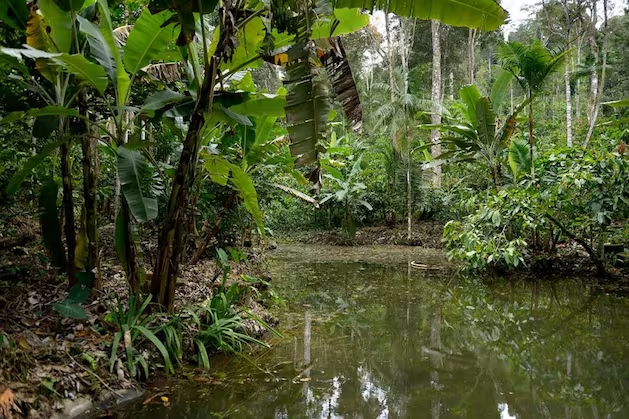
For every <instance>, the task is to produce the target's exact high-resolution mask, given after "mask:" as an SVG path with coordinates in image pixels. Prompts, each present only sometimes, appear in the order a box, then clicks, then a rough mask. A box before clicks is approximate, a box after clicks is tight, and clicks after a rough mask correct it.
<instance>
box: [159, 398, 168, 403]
mask: <svg viewBox="0 0 629 419" xmlns="http://www.w3.org/2000/svg"><path fill="white" fill-rule="evenodd" d="M160 398H161V399H162V401H163V402H164V403H168V397H166V396H162V397H160Z"/></svg>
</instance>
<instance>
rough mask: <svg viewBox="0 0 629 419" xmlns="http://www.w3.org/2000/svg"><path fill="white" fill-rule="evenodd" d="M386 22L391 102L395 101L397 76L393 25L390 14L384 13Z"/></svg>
mask: <svg viewBox="0 0 629 419" xmlns="http://www.w3.org/2000/svg"><path fill="white" fill-rule="evenodd" d="M384 23H385V28H386V32H387V33H386V35H387V58H388V63H387V64H388V68H389V86H390V87H391V103H393V102H395V89H394V88H395V76H394V74H393V45H392V43H391V25H390V22H389V14H388V13H385V14H384Z"/></svg>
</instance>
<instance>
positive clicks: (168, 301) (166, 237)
mask: <svg viewBox="0 0 629 419" xmlns="http://www.w3.org/2000/svg"><path fill="white" fill-rule="evenodd" d="M219 63H220V60H219V59H218V58H217V57H212V58H211V63H210V69H209V71H208V72H207V73H206V75H205V79H204V81H203V85H202V86H201V90H200V92H199V99H198V100H197V104H196V106H195V109H194V111H193V113H192V117H191V119H190V124H189V127H188V132H187V134H186V139H185V140H184V143H183V149H182V152H181V157H180V159H179V164H178V166H177V172H176V174H175V179H174V181H173V189H172V192H171V194H170V199H169V201H168V209H167V214H166V218H165V220H164V225H163V227H162V231H161V234H160V237H159V242H158V248H159V253H158V257H157V261H156V262H155V268H154V270H153V279H152V282H151V292H152V294H153V296H154V298H155V301H156V302H157V303H159V304H161V305H163V306H164V307H166V308H167V309H168V310H169V311H171V310H172V308H173V303H174V299H175V284H176V281H177V275H178V273H179V263H180V262H181V253H182V250H183V235H184V234H185V232H186V230H187V226H188V225H187V223H186V222H185V217H186V215H187V214H188V212H189V211H188V207H189V205H188V204H189V202H188V200H189V198H190V196H189V195H190V192H191V190H192V185H193V182H194V179H195V169H196V165H197V160H198V155H199V148H200V145H201V144H200V134H201V130H202V129H203V125H204V123H205V116H204V113H205V112H207V111H208V110H209V111H210V112H211V109H212V103H213V101H214V87H215V83H216V72H217V70H218V66H219Z"/></svg>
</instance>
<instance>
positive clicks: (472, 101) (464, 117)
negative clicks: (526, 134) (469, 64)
mask: <svg viewBox="0 0 629 419" xmlns="http://www.w3.org/2000/svg"><path fill="white" fill-rule="evenodd" d="M512 79H513V76H512V75H511V74H510V73H508V72H506V71H505V72H502V73H501V75H500V76H499V77H498V79H497V81H496V83H495V84H494V87H493V89H492V93H491V97H487V96H481V94H480V92H479V91H478V89H477V88H476V86H474V85H468V86H465V87H463V88H461V90H460V91H459V96H460V98H461V103H460V104H459V105H458V110H459V112H460V117H454V116H453V115H452V114H450V113H447V114H445V115H443V120H444V121H445V122H444V123H442V124H439V125H436V126H435V125H432V124H426V125H420V128H423V129H433V128H437V129H439V130H440V131H441V132H443V135H442V137H441V139H440V142H441V144H442V145H443V146H444V149H445V151H444V152H443V153H442V154H441V155H440V156H439V157H437V160H438V161H437V162H431V163H429V164H428V165H426V167H429V166H430V165H433V164H437V163H438V164H441V163H444V162H450V163H451V162H456V161H459V162H460V161H471V162H478V161H480V162H481V163H482V164H483V165H485V167H486V168H487V172H488V173H489V174H490V176H491V179H492V182H493V184H494V186H496V187H498V186H499V185H500V182H501V173H500V167H501V164H502V159H503V154H504V151H505V150H506V149H507V148H508V147H509V142H510V139H511V137H512V136H513V134H514V132H515V126H516V119H517V116H518V115H519V113H520V112H521V111H522V110H523V109H524V108H525V106H526V105H527V104H528V100H526V101H524V102H523V103H522V104H520V105H519V106H517V107H516V108H515V109H514V111H513V113H512V114H511V115H509V116H508V117H507V118H505V123H503V124H502V125H499V124H500V119H499V118H498V117H497V115H496V113H495V111H494V106H495V107H497V108H499V107H500V106H501V104H502V101H503V99H504V93H505V92H506V89H507V88H508V86H509V83H510V82H511V81H512ZM455 121H456V122H455ZM428 147H430V144H428V145H425V146H423V148H428Z"/></svg>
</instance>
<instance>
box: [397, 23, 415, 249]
mask: <svg viewBox="0 0 629 419" xmlns="http://www.w3.org/2000/svg"><path fill="white" fill-rule="evenodd" d="M409 22H411V27H410V30H409V27H408V23H409ZM401 23H402V39H401V42H402V48H401V51H402V72H403V77H404V90H403V94H407V93H408V61H409V58H410V54H411V49H412V48H413V47H412V45H413V39H414V38H415V24H416V21H415V19H413V20H408V19H407V20H403V21H402V22H401ZM403 112H404V114H405V115H406V114H407V112H408V111H407V109H403ZM406 121H407V120H406V119H405V131H404V133H405V135H406V140H405V142H406V159H407V164H406V240H407V241H408V243H409V244H410V242H411V238H412V235H413V189H412V176H411V173H412V172H411V170H412V167H413V159H412V157H413V156H412V151H411V150H412V146H413V144H412V137H413V135H412V132H411V131H410V130H409V128H408V124H407V122H406Z"/></svg>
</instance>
